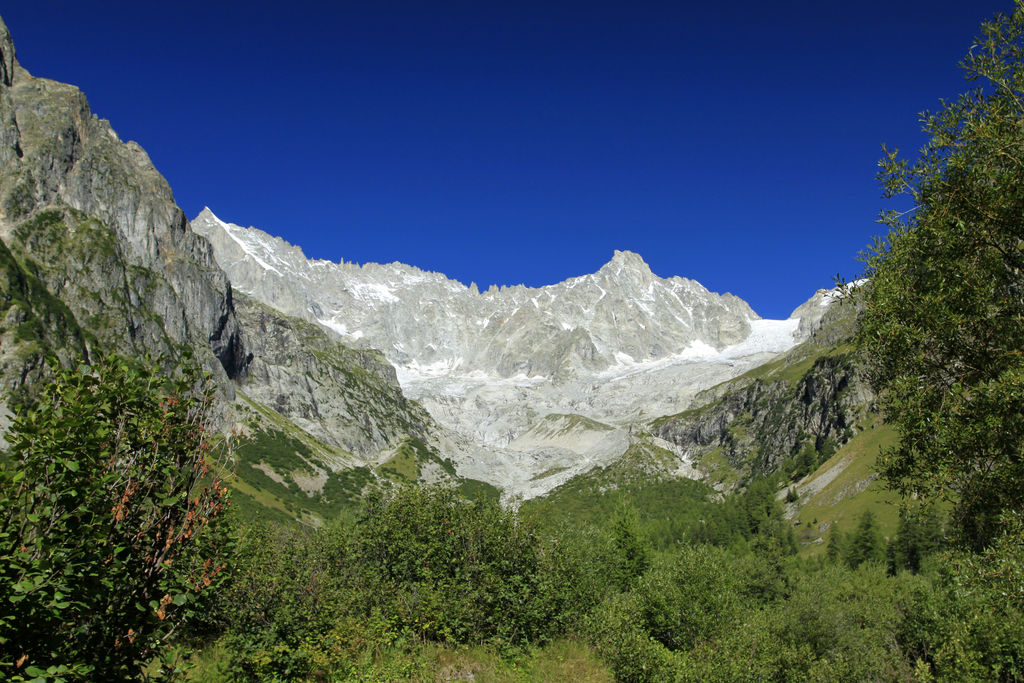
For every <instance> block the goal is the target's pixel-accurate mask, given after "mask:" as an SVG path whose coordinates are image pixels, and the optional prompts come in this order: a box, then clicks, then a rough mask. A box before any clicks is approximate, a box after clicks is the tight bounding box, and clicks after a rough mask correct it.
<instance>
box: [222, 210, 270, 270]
mask: <svg viewBox="0 0 1024 683" xmlns="http://www.w3.org/2000/svg"><path fill="white" fill-rule="evenodd" d="M214 218H215V219H216V220H217V222H218V223H219V224H220V226H221V227H222V228H224V232H225V233H227V236H228V237H230V238H231V239H233V240H234V241H235V242H236V243H237V244H238V246H240V247H241V248H242V251H243V252H245V253H246V254H247V255H248V256H250V257H251V258H252V260H253V261H255V262H256V263H258V264H259V265H260V266H262V267H263V269H264V270H272V271H274V272H275V273H277V274H278V275H280V276H281V277H284V273H282V272H281V271H280V270H278V269H277V268H275V267H274V266H272V265H270V264H269V263H267V262H266V261H264V260H263V259H262V258H260V257H259V256H258V255H257V254H256V252H255V250H254V249H253V247H252V245H251V244H250V243H249V240H247V239H243V237H240V236H238V235H236V234H235V230H234V229H233V226H231V225H228V224H227V223H225V222H224V221H222V220H221V219H219V218H217V217H216V216H214ZM239 229H240V230H243V229H244V228H239Z"/></svg>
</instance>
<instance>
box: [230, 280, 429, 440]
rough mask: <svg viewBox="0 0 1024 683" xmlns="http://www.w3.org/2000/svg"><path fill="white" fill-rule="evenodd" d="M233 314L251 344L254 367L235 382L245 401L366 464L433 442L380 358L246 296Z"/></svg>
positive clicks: (423, 416) (424, 418)
mask: <svg viewBox="0 0 1024 683" xmlns="http://www.w3.org/2000/svg"><path fill="white" fill-rule="evenodd" d="M236 311H237V314H238V320H239V323H240V324H241V325H242V328H243V329H244V330H245V331H246V334H247V337H248V338H249V339H251V340H252V341H251V347H250V348H251V350H252V354H253V357H252V361H251V362H250V364H249V366H248V372H247V373H246V376H245V377H244V378H243V379H241V380H239V382H238V383H237V384H238V388H239V391H240V392H242V393H243V394H244V395H245V397H246V398H248V399H250V400H253V401H257V402H258V403H260V404H262V405H264V406H266V407H268V408H271V409H273V410H274V411H275V412H277V413H278V414H280V415H282V416H284V417H286V418H288V419H289V420H291V422H292V423H294V424H295V425H297V426H299V427H300V428H302V429H303V430H304V431H306V432H307V433H308V434H311V435H312V436H314V437H316V438H317V439H319V440H321V441H324V442H326V443H328V444H331V445H334V446H338V447H340V448H342V449H344V450H345V451H348V452H350V453H352V454H355V455H357V456H361V457H362V458H363V459H367V460H375V459H376V457H377V455H378V454H379V453H381V452H384V451H387V450H389V449H393V448H395V447H396V446H397V445H398V444H399V443H400V442H401V441H402V440H403V439H404V438H406V437H409V436H411V437H414V438H417V439H420V440H426V439H427V438H428V437H429V434H430V432H431V431H432V428H433V425H432V421H431V420H430V416H429V415H427V413H426V411H425V410H423V408H422V407H420V406H419V405H418V404H416V403H414V402H412V401H409V400H408V399H406V398H405V396H403V395H402V391H401V389H400V388H399V387H398V382H397V380H396V379H395V369H394V368H393V367H392V366H391V365H390V364H389V363H388V362H387V361H386V360H385V359H384V357H383V356H382V355H381V354H380V353H379V352H377V351H371V350H359V349H351V348H349V347H347V346H345V345H344V344H341V343H340V342H338V341H337V340H336V339H333V338H331V337H329V336H328V334H327V333H326V332H325V331H324V330H322V329H321V328H319V327H316V326H315V325H312V324H310V323H308V322H306V321H304V320H300V319H298V318H292V317H289V316H285V315H283V314H281V313H279V312H278V311H275V310H274V309H272V308H269V307H268V306H266V305H264V304H261V303H259V302H257V301H255V300H254V299H252V298H250V297H248V296H246V295H244V294H241V295H239V296H238V298H237V299H236Z"/></svg>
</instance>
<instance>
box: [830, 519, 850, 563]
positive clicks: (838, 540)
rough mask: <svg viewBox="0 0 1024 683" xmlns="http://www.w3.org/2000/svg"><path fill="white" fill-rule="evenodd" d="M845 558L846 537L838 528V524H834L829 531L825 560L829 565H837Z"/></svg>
mask: <svg viewBox="0 0 1024 683" xmlns="http://www.w3.org/2000/svg"><path fill="white" fill-rule="evenodd" d="M845 557H846V536H845V535H844V534H843V531H842V529H840V528H839V523H838V522H835V523H833V524H832V528H831V529H830V530H829V535H828V548H827V549H826V550H825V559H827V560H828V561H829V563H830V564H838V563H839V562H841V561H842V560H843V559H844V558H845Z"/></svg>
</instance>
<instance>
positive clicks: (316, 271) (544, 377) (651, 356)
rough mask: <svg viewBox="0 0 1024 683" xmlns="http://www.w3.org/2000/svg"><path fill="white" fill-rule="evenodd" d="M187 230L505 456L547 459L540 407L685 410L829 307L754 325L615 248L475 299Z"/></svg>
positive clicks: (641, 412) (230, 230)
mask: <svg viewBox="0 0 1024 683" xmlns="http://www.w3.org/2000/svg"><path fill="white" fill-rule="evenodd" d="M192 227H193V229H194V230H195V231H196V232H198V233H200V234H203V235H205V236H206V237H207V238H208V239H209V240H210V242H211V244H213V247H214V253H215V256H216V258H217V260H218V262H219V263H220V264H221V266H222V267H223V268H224V269H225V270H226V271H227V272H228V274H229V276H230V277H231V280H232V283H233V284H234V285H235V287H237V288H238V289H240V290H242V291H245V292H247V293H249V294H250V295H252V296H253V297H254V298H256V299H259V300H260V301H262V302H264V303H265V304H267V305H269V306H272V307H274V308H276V309H278V310H281V311H284V312H286V313H288V314H290V315H295V316H298V317H303V318H305V319H307V320H310V321H311V322H315V323H318V324H319V325H321V326H323V327H324V328H325V329H329V330H332V331H334V332H335V333H337V334H338V335H340V336H341V338H342V339H344V340H345V341H346V343H353V344H364V345H366V346H369V347H372V348H377V349H380V350H381V351H382V352H383V353H384V354H385V356H386V357H387V358H388V359H389V360H390V361H391V362H392V363H394V364H395V366H396V367H397V369H398V376H399V379H400V381H401V383H402V386H403V389H404V390H405V392H406V394H407V395H409V396H410V397H412V398H414V399H416V400H419V401H421V402H422V403H423V404H424V405H425V407H426V408H427V409H428V411H429V412H430V413H431V415H432V416H433V417H434V418H435V419H436V420H437V421H438V422H440V423H441V424H443V425H445V426H446V427H447V428H449V429H451V430H452V431H453V432H454V434H456V435H458V436H459V437H462V438H464V439H466V440H468V442H469V443H471V444H476V445H478V446H483V447H486V448H487V449H489V450H491V451H494V450H495V449H502V451H503V452H505V455H503V456H502V455H499V457H507V451H519V452H527V453H532V454H534V455H541V453H540V452H539V451H536V450H533V451H524V450H523V448H524V446H523V444H524V443H525V442H524V440H523V439H521V438H520V437H522V436H523V435H524V434H526V433H528V432H529V430H531V429H533V428H534V427H536V426H537V425H538V424H539V421H540V420H542V419H543V418H544V416H545V415H548V414H580V415H584V416H586V417H588V418H590V419H593V420H597V421H601V422H608V423H610V424H613V425H615V426H618V427H628V425H629V424H631V423H637V422H644V421H646V420H649V419H651V418H652V417H656V416H658V415H664V414H666V413H672V412H676V411H679V410H681V409H683V408H685V407H686V406H687V405H688V403H689V401H690V400H691V399H692V397H693V395H694V394H695V393H696V392H697V391H699V390H701V389H704V388H707V387H710V386H713V385H714V384H717V383H718V382H720V381H722V380H724V379H728V378H729V377H733V376H736V375H738V374H740V373H742V372H743V371H744V370H746V369H748V368H750V367H754V366H756V365H757V364H759V363H761V362H764V361H765V360H766V359H768V358H771V357H773V355H774V354H777V353H779V352H782V351H784V350H786V349H788V348H790V347H791V346H792V345H793V344H795V343H796V342H797V341H799V339H800V338H802V337H805V336H806V334H808V332H807V330H808V329H810V328H811V327H813V323H814V320H813V318H814V316H815V315H817V316H818V317H820V313H819V312H818V309H820V308H822V307H823V306H822V304H827V301H826V300H815V301H811V302H808V304H807V305H806V306H805V317H807V318H808V322H807V323H806V324H804V327H803V328H801V324H802V323H801V320H802V318H800V317H794V318H791V319H789V320H785V321H770V320H761V319H760V318H759V317H758V316H757V315H756V314H755V313H754V312H753V311H752V310H751V309H750V307H749V306H748V305H747V304H746V303H745V302H743V301H742V300H740V299H738V298H737V297H735V296H732V295H731V294H725V295H718V294H715V293H712V292H709V291H707V290H706V289H705V288H704V287H702V286H701V285H700V284H699V283H697V282H694V281H692V280H687V279H685V278H681V277H673V278H668V279H665V278H660V277H658V276H656V275H654V274H653V273H652V272H651V270H650V268H649V267H648V266H647V264H646V263H645V262H644V261H643V259H642V258H641V257H640V256H639V255H637V254H634V253H631V252H624V251H618V252H615V254H614V256H613V257H612V259H611V261H609V262H608V263H607V264H606V265H605V266H604V267H602V268H601V269H600V270H598V271H597V272H596V273H593V274H589V275H583V276H580V277H576V278H571V279H569V280H566V281H565V282H561V283H558V284H555V285H550V286H547V287H541V288H528V287H524V286H516V287H501V288H498V287H492V288H490V289H489V290H487V291H485V292H479V291H478V290H477V289H476V287H475V285H473V286H470V287H466V286H464V285H462V284H461V283H459V282H456V281H453V280H451V279H449V278H447V277H445V276H444V275H441V274H438V273H430V272H425V271H422V270H419V269H417V268H414V267H412V266H407V265H404V264H400V263H391V264H387V265H380V264H364V265H357V264H353V263H345V262H340V263H331V262H328V261H317V260H308V259H306V258H305V256H304V255H303V253H302V251H301V249H300V248H298V247H295V246H292V245H290V244H288V243H286V242H284V241H283V240H281V239H279V238H275V237H271V236H270V235H268V234H266V233H264V232H262V231H260V230H258V229H255V228H242V227H240V226H237V225H234V224H231V223H227V222H224V221H222V220H220V219H219V218H217V217H216V216H215V215H214V214H213V212H212V211H210V210H209V209H205V210H204V211H203V212H202V213H201V214H200V215H199V216H197V217H196V218H195V219H194V220H193V221H192ZM566 441H567V444H566V445H568V446H570V447H571V446H572V444H571V443H568V442H569V441H571V440H569V439H567V440H566ZM570 450H571V448H570ZM575 452H576V455H577V459H578V460H579V461H580V462H579V464H580V465H581V466H588V465H589V464H590V462H589V461H588V459H587V458H586V457H584V458H582V459H580V458H579V456H581V455H582V453H581V452H580V451H579V450H578V449H577V450H576V451H575ZM620 452H621V451H620ZM548 454H549V455H550V451H549V452H548ZM564 455H566V456H567V457H568V454H564ZM602 461H603V459H602ZM548 464H550V463H548V462H547V458H543V457H542V458H539V459H538V465H537V466H538V467H540V466H545V465H548ZM565 465H566V463H562V465H560V466H565ZM526 466H529V465H526ZM532 474H536V472H532ZM494 483H500V484H502V485H505V486H509V485H514V484H513V482H512V481H509V480H501V481H498V480H495V481H494Z"/></svg>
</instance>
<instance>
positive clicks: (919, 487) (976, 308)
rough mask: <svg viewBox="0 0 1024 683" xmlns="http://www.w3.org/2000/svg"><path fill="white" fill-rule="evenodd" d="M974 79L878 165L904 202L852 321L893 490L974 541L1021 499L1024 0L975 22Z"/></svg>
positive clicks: (874, 258)
mask: <svg viewBox="0 0 1024 683" xmlns="http://www.w3.org/2000/svg"><path fill="white" fill-rule="evenodd" d="M961 66H962V67H963V68H964V69H965V70H966V73H967V78H968V80H969V81H971V82H973V83H976V84H977V87H976V88H975V89H973V90H971V91H969V92H967V93H965V94H963V95H961V96H959V97H958V98H957V99H956V100H955V101H952V102H943V103H942V106H941V109H940V110H939V111H938V113H934V114H930V113H927V112H925V113H924V114H923V115H922V123H923V130H924V131H925V132H926V133H927V134H928V135H929V136H930V139H929V141H928V142H927V144H926V145H925V147H924V148H923V149H922V150H921V153H920V156H919V157H918V158H917V159H916V160H915V161H913V162H912V163H910V162H908V161H906V160H905V159H903V158H901V157H900V156H899V154H898V151H896V150H892V151H890V150H885V156H884V158H883V160H882V161H881V162H880V165H881V167H882V171H881V173H880V174H879V178H880V180H881V181H882V184H883V186H884V188H885V193H886V196H888V197H895V196H898V195H902V196H904V197H906V198H908V199H909V200H910V202H911V204H912V205H911V206H910V207H909V209H908V210H906V211H902V212H900V211H890V212H888V213H884V214H883V215H882V222H883V223H885V224H886V225H887V226H888V227H889V228H890V231H889V234H888V236H887V237H886V238H884V239H876V241H875V243H874V244H873V245H872V246H871V247H870V248H869V250H868V251H867V252H866V253H865V255H864V257H863V259H864V263H865V266H866V268H865V275H866V276H867V277H868V278H870V281H869V285H868V286H866V287H864V288H862V290H863V294H862V295H860V296H862V297H863V299H864V304H865V309H864V312H863V314H862V316H861V318H860V324H859V330H858V335H857V338H858V342H859V347H860V348H861V349H862V350H863V351H865V358H866V360H867V368H866V369H867V375H868V378H869V380H870V382H871V384H872V385H873V387H874V388H875V389H876V390H877V391H879V392H880V396H881V404H882V407H883V410H884V414H885V417H886V420H887V422H889V423H890V424H892V425H893V426H894V427H895V428H896V430H897V431H898V433H899V437H900V439H899V445H898V446H896V447H895V448H892V449H889V450H887V451H886V452H885V453H883V455H882V457H881V458H880V461H879V463H880V471H881V473H882V474H883V475H884V477H885V478H886V479H887V481H888V482H889V484H890V485H891V486H892V487H893V488H894V489H895V490H896V491H898V492H899V493H901V494H903V495H905V496H918V497H921V498H924V499H935V498H940V499H948V500H950V501H952V502H953V505H954V516H953V523H954V526H955V529H956V531H957V532H958V539H959V540H960V542H961V543H963V544H965V545H968V546H970V547H974V548H981V547H983V546H985V545H986V544H987V543H988V542H989V541H990V539H992V538H993V537H994V536H995V535H996V534H997V533H998V530H999V529H998V527H999V523H998V519H999V515H1000V512H1001V511H1002V510H1004V509H1013V510H1020V509H1021V508H1022V506H1024V457H1022V454H1024V248H1022V247H1024V4H1022V3H1021V2H1020V0H1018V4H1017V7H1016V9H1015V11H1014V12H1013V14H1012V15H1011V16H1004V15H999V16H997V17H996V18H995V19H994V20H993V21H991V22H989V23H986V24H983V25H982V35H981V37H980V38H979V39H978V40H977V41H976V42H975V44H974V45H973V47H972V48H971V50H970V52H969V53H968V55H967V57H966V58H965V59H964V60H963V62H962V63H961Z"/></svg>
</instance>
